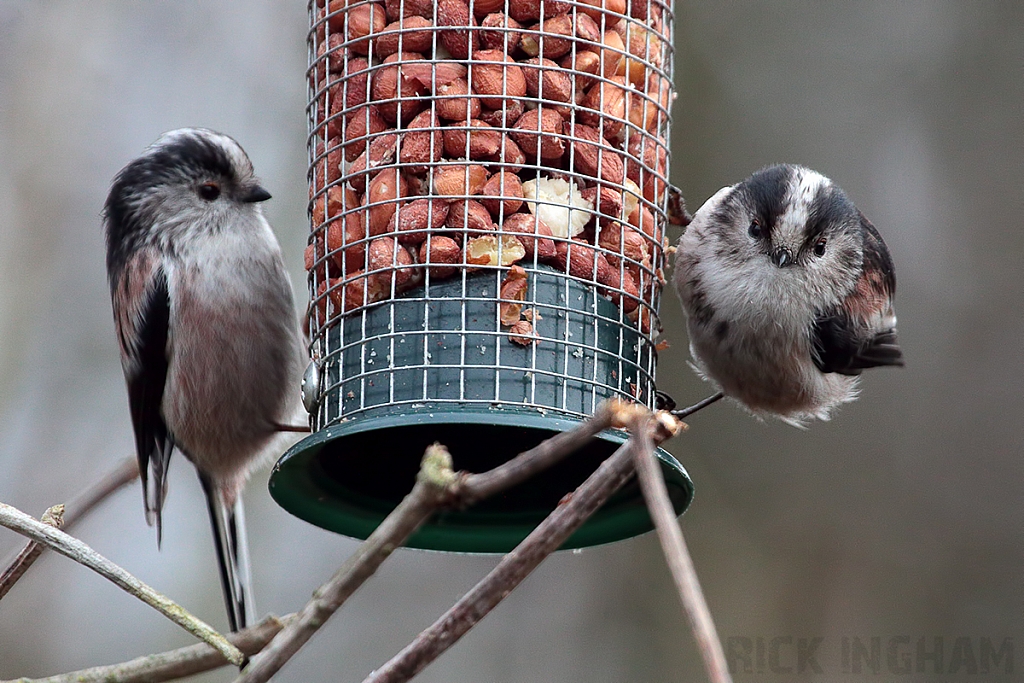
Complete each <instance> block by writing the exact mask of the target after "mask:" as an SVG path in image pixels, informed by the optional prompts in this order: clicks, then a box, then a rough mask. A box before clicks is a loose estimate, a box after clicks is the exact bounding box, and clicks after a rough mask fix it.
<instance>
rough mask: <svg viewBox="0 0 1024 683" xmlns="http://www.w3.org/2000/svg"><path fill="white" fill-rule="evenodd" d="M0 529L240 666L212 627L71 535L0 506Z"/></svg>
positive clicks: (240, 659) (241, 658)
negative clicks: (90, 574)
mask: <svg viewBox="0 0 1024 683" xmlns="http://www.w3.org/2000/svg"><path fill="white" fill-rule="evenodd" d="M0 526H5V527H7V528H8V529H11V530H12V531H16V532H18V533H19V534H21V535H23V536H27V537H28V538H31V539H32V540H34V541H37V542H39V543H43V544H45V545H47V546H49V547H50V548H53V549H54V550H56V551H57V552H59V553H60V554H62V555H64V556H66V557H69V558H71V559H72V560H74V561H75V562H78V563H79V564H82V565H85V566H86V567H88V568H89V569H92V570H93V571H94V572H96V573H98V574H99V575H100V576H103V577H105V578H107V579H109V580H110V581H112V582H113V583H114V584H115V585H117V586H119V587H120V588H122V589H123V590H125V591H127V592H128V593H131V594H132V595H134V596H135V597H137V598H139V599H140V600H142V601H143V602H145V603H146V604H147V605H150V606H151V607H153V608H154V609H156V610H157V611H159V612H160V613H161V614H163V615H164V616H166V617H167V618H169V619H170V620H171V621H173V622H174V623H176V624H178V625H179V626H181V627H182V628H184V629H185V630H186V631H188V632H189V633H191V634H192V635H194V636H196V637H197V638H199V639H200V640H203V641H204V642H207V643H209V644H210V645H212V646H213V647H214V648H216V649H217V650H218V651H220V652H221V653H222V654H223V655H224V657H226V658H227V659H228V661H230V662H232V663H233V664H236V665H238V666H241V664H242V662H243V661H244V659H245V656H244V655H243V654H242V653H241V652H239V650H238V648H236V647H235V646H234V645H232V644H231V643H229V642H228V641H227V640H226V639H225V638H224V636H222V635H221V634H220V633H218V632H217V631H216V630H214V628H213V627H212V626H210V625H209V624H207V623H206V622H204V621H202V620H200V619H199V618H197V617H195V616H193V615H192V614H190V613H189V612H187V611H186V610H185V609H184V608H183V607H181V605H178V604H177V603H175V602H174V601H173V600H171V599H170V598H168V597H166V596H164V595H161V594H160V593H157V592H156V591H155V590H153V589H152V588H150V587H149V586H148V585H146V584H145V583H143V582H142V581H139V580H138V579H137V578H135V577H134V576H132V575H131V574H129V573H128V572H127V571H125V570H124V569H122V568H121V567H119V566H118V565H116V564H114V563H113V562H111V561H110V560H108V559H107V558H105V557H103V556H102V555H100V554H99V553H97V552H96V551H95V550H93V549H92V548H90V547H89V546H88V545H86V544H85V543H83V542H82V541H80V540H78V539H77V538H75V537H74V536H69V535H68V534H66V533H64V532H63V531H59V530H57V529H54V528H53V527H50V526H47V525H46V524H43V523H42V522H38V521H36V520H35V519H33V518H32V517H30V516H28V515H26V514H25V513H24V512H22V511H20V510H18V509H16V508H13V507H11V506H10V505H7V504H5V503H0Z"/></svg>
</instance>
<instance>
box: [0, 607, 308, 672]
mask: <svg viewBox="0 0 1024 683" xmlns="http://www.w3.org/2000/svg"><path fill="white" fill-rule="evenodd" d="M295 618H296V615H295V614H289V615H287V616H284V617H280V618H278V617H275V616H269V617H267V618H266V619H264V620H263V621H261V622H260V623H258V624H255V625H253V626H250V627H249V628H247V629H244V630H242V631H239V632H237V633H229V634H228V635H227V639H228V640H229V641H231V643H232V644H233V645H234V646H235V647H237V648H238V649H239V650H241V651H242V652H244V653H245V654H247V655H252V654H255V653H257V652H259V651H260V650H262V649H263V648H264V647H265V646H266V644H267V643H269V642H270V639H271V638H273V637H274V636H275V635H277V634H278V633H279V632H280V631H281V629H282V628H284V627H285V626H286V625H287V624H289V623H291V622H292V621H294V620H295ZM227 665H228V661H227V660H226V659H224V655H222V654H221V653H219V652H217V651H216V650H214V649H213V648H212V647H210V646H209V645H207V644H206V643H196V644H195V645H189V646H188V647H182V648H178V649H176V650H170V651H168V652H161V653H158V654H152V655H145V656H143V657H137V658H136V659H132V660H130V661H127V662H121V663H120V664H110V665H107V666H95V667H91V668H89V669H82V670H81V671H72V672H70V673H65V674H60V675H58V676H50V677H49V678H19V679H17V680H13V681H0V683H108V682H109V681H117V683H161V682H162V681H173V680H175V679H178V678H184V677H186V676H194V675H196V674H200V673H203V672H204V671H212V670H213V669H218V668H220V667H222V666H227Z"/></svg>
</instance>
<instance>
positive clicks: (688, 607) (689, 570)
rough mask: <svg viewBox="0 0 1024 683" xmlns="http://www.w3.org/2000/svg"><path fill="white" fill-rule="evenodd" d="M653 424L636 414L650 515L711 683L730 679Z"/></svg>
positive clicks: (641, 474) (638, 455)
mask: <svg viewBox="0 0 1024 683" xmlns="http://www.w3.org/2000/svg"><path fill="white" fill-rule="evenodd" d="M652 427H653V425H652V421H651V419H650V418H649V417H637V418H636V419H634V421H633V424H632V426H631V431H632V434H633V436H632V439H633V440H635V442H636V445H637V448H636V449H635V454H636V458H635V460H636V470H637V477H638V478H639V480H640V489H641V491H642V492H643V495H644V498H645V499H646V501H647V509H648V510H649V511H650V513H651V519H653V520H654V527H655V529H657V532H658V540H659V541H660V542H661V548H662V551H663V552H664V554H665V561H666V563H667V564H668V567H669V570H670V571H671V572H672V578H673V580H674V581H675V584H676V589H677V590H678V591H679V599H680V600H681V601H682V603H683V608H684V609H685V611H686V616H687V617H688V618H689V621H690V628H691V629H692V630H693V637H694V639H695V640H696V641H697V646H698V648H699V649H700V653H701V656H702V657H703V659H704V667H705V668H706V669H707V672H708V678H709V679H710V680H711V681H712V683H731V681H732V678H731V676H730V675H729V667H728V665H727V664H726V661H725V653H724V652H722V643H721V641H720V640H719V639H718V633H717V632H716V631H715V622H714V620H713V619H712V618H711V611H710V610H709V609H708V604H707V602H706V601H705V600H704V593H703V592H702V591H701V588H700V581H698V579H697V572H696V570H695V569H694V567H693V560H692V559H691V558H690V552H689V550H687V548H686V541H685V540H684V539H683V532H682V529H680V528H679V522H678V520H677V519H676V514H675V511H674V510H673V508H672V501H671V500H670V499H669V496H668V489H667V488H666V487H665V479H664V477H663V476H662V473H661V468H660V467H659V466H658V463H657V460H656V457H655V455H654V440H653V439H652V438H651V429H652Z"/></svg>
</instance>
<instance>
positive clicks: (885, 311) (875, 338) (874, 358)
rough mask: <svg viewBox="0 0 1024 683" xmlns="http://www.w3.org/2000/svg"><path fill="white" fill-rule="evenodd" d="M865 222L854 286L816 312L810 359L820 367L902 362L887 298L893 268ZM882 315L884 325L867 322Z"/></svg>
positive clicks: (849, 368)
mask: <svg viewBox="0 0 1024 683" xmlns="http://www.w3.org/2000/svg"><path fill="white" fill-rule="evenodd" d="M860 219H861V224H862V225H863V227H864V267H863V270H862V273H861V276H860V279H859V280H858V281H857V284H856V285H855V286H854V288H853V292H851V294H850V295H849V296H848V297H847V298H846V300H845V301H843V302H842V303H841V304H840V305H839V306H836V307H835V308H833V309H831V310H827V311H823V312H821V313H820V314H819V315H818V317H817V319H816V320H815V321H814V327H813V329H812V332H811V335H812V342H813V344H814V363H815V365H817V366H818V369H819V370H821V371H822V372H838V373H840V374H843V375H859V374H860V373H861V371H862V370H866V369H867V368H874V367H878V366H882V365H903V352H902V351H901V350H900V346H899V341H898V339H897V338H896V328H895V326H894V325H895V320H896V319H895V317H894V316H893V314H892V298H893V295H895V293H896V274H895V269H894V268H893V264H892V257H890V256H889V250H888V248H886V246H885V242H883V241H882V238H881V237H880V236H879V234H878V231H876V230H875V227H874V226H873V225H871V223H870V221H868V219H867V218H865V217H864V216H863V214H862V215H861V216H860ZM878 319H881V320H882V321H888V322H889V325H888V326H884V325H883V326H882V327H881V328H879V327H878V326H877V325H871V324H868V322H869V321H873V320H878Z"/></svg>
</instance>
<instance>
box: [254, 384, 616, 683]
mask: <svg viewBox="0 0 1024 683" xmlns="http://www.w3.org/2000/svg"><path fill="white" fill-rule="evenodd" d="M632 405H633V404H627V403H625V402H623V401H606V402H605V403H603V404H602V405H601V406H599V408H598V410H597V412H596V414H595V415H594V417H592V418H591V419H589V420H587V421H585V422H584V423H582V424H580V425H579V426H578V427H576V428H574V429H571V430H569V431H567V432H563V433H560V434H557V435H555V436H554V437H552V438H550V439H547V440H546V441H544V442H543V443H541V444H539V445H538V446H537V447H535V448H532V449H530V450H529V451H525V452H523V453H520V454H519V455H517V456H516V457H515V458H513V459H512V460H509V461H508V462H506V463H504V464H502V465H499V466H498V467H496V468H494V469H492V470H490V471H488V472H484V473H482V474H466V473H460V474H459V475H455V474H454V473H453V474H452V475H451V476H452V480H451V481H450V482H448V483H446V484H445V486H444V488H443V490H438V491H437V495H436V496H433V497H432V499H431V507H429V508H426V507H423V506H422V505H421V502H419V501H415V500H414V501H410V498H412V496H413V493H415V492H416V489H415V488H414V489H413V493H410V494H409V495H408V496H406V498H405V500H403V501H402V503H401V504H400V505H399V507H397V508H395V509H394V510H393V511H392V512H391V514H390V515H388V517H387V518H386V519H385V520H384V522H382V523H381V526H380V527H378V529H377V530H376V531H374V533H373V534H371V535H370V538H368V539H367V540H366V541H365V542H364V543H363V544H362V545H361V546H360V547H359V549H358V550H357V551H356V553H355V554H354V555H353V556H352V557H350V558H349V559H348V560H347V561H346V562H345V564H344V565H342V567H341V568H340V569H339V570H338V571H337V572H336V573H335V575H334V576H333V577H332V578H331V579H330V581H328V582H327V583H326V584H324V585H323V586H321V587H320V588H319V589H318V590H317V591H316V593H314V595H313V600H311V601H310V602H309V603H308V604H307V605H306V606H305V607H304V608H303V609H302V611H301V612H300V613H299V614H300V617H299V619H298V620H297V621H296V622H295V623H294V624H292V626H290V627H289V628H287V629H285V630H284V631H282V632H281V634H280V635H278V636H277V637H276V638H275V639H274V641H273V642H272V643H271V644H270V645H269V646H268V647H267V650H266V651H265V652H261V653H260V654H259V655H257V656H255V657H253V658H252V660H251V661H250V663H249V665H248V666H247V667H246V668H245V670H244V671H243V672H242V674H241V675H240V676H239V677H238V678H237V679H236V682H235V683H243V682H244V683H256V682H262V681H266V680H268V679H269V678H270V676H273V675H274V674H275V673H276V672H277V671H279V670H280V669H281V667H282V666H284V664H285V662H287V661H288V659H290V658H291V657H292V656H294V654H295V653H296V652H297V651H298V650H299V648H301V647H302V646H303V645H304V644H305V643H306V642H307V641H308V640H309V638H310V637H312V635H313V633H315V632H316V631H317V629H319V628H320V626H322V625H323V624H324V623H325V622H326V620H327V619H328V618H330V616H331V615H332V614H334V612H336V611H337V610H338V609H339V608H340V607H341V605H342V604H343V603H344V601H345V600H347V599H348V598H349V597H350V596H351V595H352V593H354V592H355V590H356V589H357V588H359V586H361V585H362V584H363V583H364V582H365V581H366V579H368V578H369V577H370V576H371V575H372V574H373V573H374V572H375V571H376V570H377V567H379V566H380V563H381V562H383V561H384V560H385V559H386V558H387V557H388V555H390V553H391V552H392V551H393V550H394V548H396V547H399V546H401V545H402V544H403V543H404V542H405V540H406V539H407V538H408V537H409V536H410V535H412V533H413V532H414V531H415V530H416V529H417V528H419V526H420V525H421V524H422V523H423V522H424V521H426V519H427V518H428V517H429V516H430V515H431V514H432V513H433V512H434V511H435V510H437V509H439V508H441V507H447V506H454V505H458V506H464V505H470V504H472V503H475V502H477V501H480V500H482V499H483V498H486V497H487V496H490V495H492V494H494V493H496V492H498V491H502V490H504V489H506V488H509V487H510V486H514V485H515V484H518V483H520V482H522V481H524V480H526V479H527V478H529V477H530V476H533V475H534V474H535V473H537V472H539V471H541V470H543V469H545V468H547V467H550V466H551V465H553V464H554V463H556V462H558V461H559V460H561V459H562V458H564V457H565V456H566V455H568V454H569V453H572V452H573V451H575V450H576V449H578V448H580V447H581V446H582V445H584V444H585V443H586V442H587V441H589V440H590V439H591V438H592V437H593V436H594V435H596V434H598V433H599V432H601V431H602V430H604V429H607V428H608V427H610V426H612V425H613V424H614V423H615V421H616V416H618V415H619V414H620V413H622V412H623V411H631V410H632ZM621 421H622V420H621V419H619V422H621ZM435 446H436V444H435ZM432 448H433V447H432ZM444 454H445V455H446V456H447V451H444ZM428 455H429V449H428ZM427 463H428V459H427V457H426V456H425V457H424V465H426V464H427ZM447 467H448V469H449V471H450V468H451V460H450V457H449V459H448V464H447ZM444 477H445V481H447V474H446V475H444ZM417 486H419V482H418V483H417ZM419 495H421V494H417V496H419ZM407 502H408V504H407ZM411 524H415V526H411V527H410V525H411ZM385 525H389V526H388V527H387V528H385ZM378 532H380V533H381V535H380V536H379V537H378ZM397 532H401V533H402V534H404V535H402V536H401V537H399V536H398V535H395V534H396V533H397ZM371 541H372V542H373V543H372V544H371ZM382 549H386V552H384V551H383V550H382Z"/></svg>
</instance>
